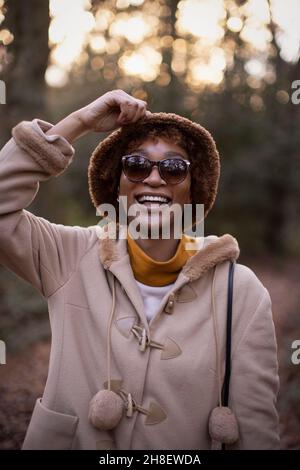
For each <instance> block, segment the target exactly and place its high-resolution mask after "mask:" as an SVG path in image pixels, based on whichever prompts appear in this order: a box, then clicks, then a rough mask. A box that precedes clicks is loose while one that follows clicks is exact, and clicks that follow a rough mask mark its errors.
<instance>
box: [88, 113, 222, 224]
mask: <svg viewBox="0 0 300 470" xmlns="http://www.w3.org/2000/svg"><path fill="white" fill-rule="evenodd" d="M174 128H175V129H177V130H178V131H179V133H180V134H181V135H182V137H183V141H184V142H185V143H186V145H185V147H186V150H187V152H188V156H189V160H190V161H191V165H190V173H191V195H192V203H193V204H204V208H205V209H204V213H205V216H206V215H207V214H208V212H209V210H210V209H211V207H212V206H213V203H214V200H215V198H216V194H217V187H218V181H219V176H220V159H219V153H218V150H217V148H216V145H215V142H214V139H213V138H212V136H211V135H210V133H209V132H208V131H207V130H206V129H205V128H204V127H202V126H200V125H199V124H197V123H195V122H192V121H190V120H189V119H186V118H184V117H182V116H178V115H177V114H173V113H152V114H151V115H149V116H145V117H143V118H142V119H140V120H138V121H137V122H135V123H133V124H128V125H126V126H123V127H121V128H119V129H117V130H116V131H114V132H112V133H111V134H110V135H109V136H108V137H106V138H105V139H104V140H103V141H102V142H100V143H99V145H98V146H97V147H96V149H95V150H94V152H93V154H92V156H91V159H90V163H89V168H88V178H89V192H90V196H91V199H92V201H93V204H94V206H95V207H96V208H97V207H98V206H99V205H100V204H104V203H106V204H107V203H110V204H113V206H114V207H115V208H116V210H117V209H118V202H117V197H118V194H117V193H118V186H119V181H120V176H121V172H122V165H121V157H122V156H123V155H125V152H126V151H127V149H128V147H129V146H130V143H131V142H132V141H135V140H137V139H138V140H140V139H143V140H144V139H146V138H147V136H149V133H150V134H151V132H153V131H155V134H156V135H159V134H160V133H162V136H163V134H164V132H166V131H167V130H168V129H174Z"/></svg>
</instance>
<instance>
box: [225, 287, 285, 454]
mask: <svg viewBox="0 0 300 470" xmlns="http://www.w3.org/2000/svg"><path fill="white" fill-rule="evenodd" d="M256 280H257V281H256V285H255V289H256V293H255V294H254V295H252V300H253V297H255V298H256V294H257V293H258V292H257V291H258V288H259V294H260V295H259V299H258V302H256V304H255V305H254V306H253V303H251V305H252V307H253V308H252V314H251V316H250V321H249V322H248V324H247V325H246V327H245V329H244V331H243V334H242V335H241V338H240V340H239V341H238V343H237V347H236V348H235V349H234V350H233V351H232V368H231V380H230V392H229V397H230V398H229V406H230V407H231V408H232V409H233V411H234V412H235V415H236V417H237V420H238V424H239V436H240V437H239V441H238V443H237V444H236V445H234V446H231V447H229V448H236V449H262V450H267V449H278V448H279V444H280V439H279V422H278V421H279V420H278V413H277V410H276V400H277V394H278V389H279V377H278V360H277V344H276V337H275V328H274V323H273V318H272V310H271V300H270V296H269V293H268V291H267V290H266V289H265V288H264V287H263V285H262V284H261V283H260V282H259V281H258V279H257V278H256ZM258 283H259V285H258ZM247 297H250V298H251V289H249V290H248V293H247ZM246 304H247V302H246ZM246 304H245V307H246ZM246 308H247V307H246ZM248 308H249V306H248ZM233 314H236V315H238V314H239V312H233Z"/></svg>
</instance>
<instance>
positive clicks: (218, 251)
mask: <svg viewBox="0 0 300 470" xmlns="http://www.w3.org/2000/svg"><path fill="white" fill-rule="evenodd" d="M115 234H116V239H113V238H111V237H109V236H108V228H107V226H105V227H104V229H101V234H100V236H99V256H100V261H101V263H102V265H103V267H104V268H105V269H108V270H109V269H110V267H111V265H112V264H113V263H114V262H116V261H119V260H120V259H121V258H122V257H123V256H125V255H126V254H127V241H126V237H125V232H124V231H123V230H122V232H121V230H120V228H119V227H118V228H117V229H116V232H115ZM121 234H122V235H121ZM239 254H240V250H239V246H238V243H237V240H236V239H235V238H234V237H232V236H231V235H229V234H226V235H223V236H222V237H219V238H218V237H216V236H209V237H205V238H204V243H203V248H202V249H201V250H200V251H198V252H197V253H196V254H195V255H194V256H192V257H191V258H189V260H188V261H187V263H186V264H185V266H184V267H183V268H182V271H181V272H182V274H183V275H184V276H186V277H187V278H188V279H189V281H195V280H196V279H198V278H199V277H201V276H202V275H203V274H204V273H205V272H206V271H208V270H210V269H211V268H213V267H214V266H216V265H217V264H219V263H222V262H224V261H229V260H230V261H235V260H236V259H237V258H238V257H239Z"/></svg>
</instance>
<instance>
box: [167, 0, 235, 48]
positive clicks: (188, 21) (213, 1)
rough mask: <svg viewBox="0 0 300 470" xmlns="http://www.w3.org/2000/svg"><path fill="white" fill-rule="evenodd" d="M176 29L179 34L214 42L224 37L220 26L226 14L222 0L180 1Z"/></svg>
mask: <svg viewBox="0 0 300 470" xmlns="http://www.w3.org/2000/svg"><path fill="white" fill-rule="evenodd" d="M178 9H179V12H178V21H177V23H176V27H177V29H178V32H179V33H180V34H189V33H190V34H193V35H194V36H196V37H203V38H206V39H210V40H211V41H212V42H215V41H217V40H219V39H221V38H222V37H223V36H224V29H223V27H222V26H221V25H220V22H221V20H224V18H225V16H226V12H225V9H224V2H223V0H202V1H198V0H181V2H179V4H178Z"/></svg>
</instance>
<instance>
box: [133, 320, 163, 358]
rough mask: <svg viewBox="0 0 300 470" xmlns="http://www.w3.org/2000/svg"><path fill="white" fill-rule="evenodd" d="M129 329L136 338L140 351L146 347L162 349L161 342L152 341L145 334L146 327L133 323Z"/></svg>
mask: <svg viewBox="0 0 300 470" xmlns="http://www.w3.org/2000/svg"><path fill="white" fill-rule="evenodd" d="M131 331H132V333H133V334H134V336H135V337H136V338H137V340H138V343H139V350H140V351H142V352H144V351H146V349H147V347H152V348H157V349H164V345H163V344H161V343H158V342H157V341H152V340H151V339H150V338H149V336H148V335H147V331H146V328H142V327H140V326H138V325H133V327H132V328H131Z"/></svg>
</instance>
